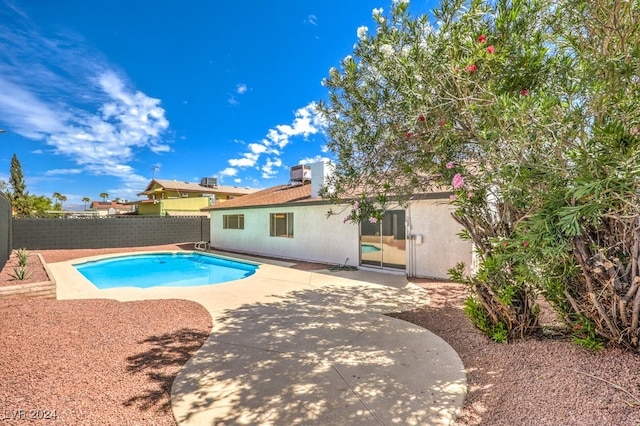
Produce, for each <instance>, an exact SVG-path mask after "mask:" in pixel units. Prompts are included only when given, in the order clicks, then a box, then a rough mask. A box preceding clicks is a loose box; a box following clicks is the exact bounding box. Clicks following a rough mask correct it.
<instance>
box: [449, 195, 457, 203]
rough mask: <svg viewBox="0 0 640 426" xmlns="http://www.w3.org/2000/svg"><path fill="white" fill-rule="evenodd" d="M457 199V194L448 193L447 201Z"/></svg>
mask: <svg viewBox="0 0 640 426" xmlns="http://www.w3.org/2000/svg"><path fill="white" fill-rule="evenodd" d="M457 199H458V196H457V195H456V194H451V195H449V201H451V202H453V201H456V200H457Z"/></svg>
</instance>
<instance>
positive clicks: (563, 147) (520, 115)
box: [319, 0, 640, 349]
mask: <svg viewBox="0 0 640 426" xmlns="http://www.w3.org/2000/svg"><path fill="white" fill-rule="evenodd" d="M373 20H374V24H375V30H372V31H369V30H368V28H366V27H361V28H360V29H358V33H357V35H358V43H357V44H356V46H355V47H354V52H353V55H350V56H347V57H346V58H344V59H343V60H342V62H341V66H340V69H337V68H334V69H331V70H330V71H329V76H328V78H327V79H325V81H324V84H325V86H326V87H327V88H328V90H329V100H328V102H325V103H320V106H319V110H320V111H321V112H322V113H324V114H325V116H326V118H327V122H328V133H329V142H328V147H329V149H330V150H331V151H332V152H333V153H334V154H335V155H336V158H337V165H336V166H337V167H336V173H335V174H334V177H333V181H332V182H331V186H332V187H333V188H335V193H334V197H335V198H336V200H340V199H343V198H346V196H347V195H350V194H352V193H353V190H354V189H357V190H358V191H359V192H361V193H362V194H363V196H362V199H360V200H358V201H359V202H358V209H354V214H353V215H352V218H353V219H354V220H363V219H366V218H367V217H379V216H380V215H381V214H383V212H384V210H385V207H386V205H388V203H389V202H390V200H395V201H394V202H401V203H402V202H407V201H408V200H410V198H411V196H412V195H413V194H414V193H415V192H424V191H425V190H443V189H444V190H448V191H451V204H452V206H454V207H455V213H454V217H455V219H456V220H458V221H459V222H460V224H461V225H462V226H463V227H464V230H465V232H464V235H465V236H466V237H467V238H469V239H470V240H472V241H473V243H474V247H475V249H476V251H477V253H478V255H479V257H480V259H481V262H480V267H479V268H478V270H477V271H475V272H474V273H473V274H470V275H465V273H464V272H463V271H464V268H463V267H462V266H460V267H458V268H456V269H454V270H452V271H451V274H452V277H453V278H454V279H456V280H459V281H462V282H465V283H466V284H468V286H469V289H470V290H471V297H470V299H469V300H468V301H467V305H466V310H467V313H468V314H469V316H470V317H471V319H472V321H473V322H474V324H476V325H477V326H478V327H479V328H481V329H483V331H485V332H486V333H487V334H489V335H490V336H492V337H493V338H494V339H496V340H508V339H511V338H515V337H519V336H520V337H521V336H525V335H528V334H531V333H536V332H538V331H539V325H538V318H537V315H538V307H537V304H536V297H537V295H538V294H540V295H543V296H544V297H546V298H547V300H548V301H549V302H550V303H551V304H552V306H553V307H554V308H556V310H557V311H558V313H559V314H560V316H561V318H562V319H563V320H564V321H565V323H566V324H567V326H568V327H569V328H570V329H571V330H573V334H574V337H575V338H576V340H578V341H580V342H582V343H584V344H586V345H591V346H598V345H599V344H601V343H600V342H602V341H606V342H619V343H622V344H624V345H626V346H628V347H632V348H636V349H637V347H638V334H639V329H640V327H639V323H640V321H639V319H640V318H639V317H640V291H638V287H639V286H640V267H639V266H638V265H639V262H638V260H639V259H638V253H639V248H638V245H639V243H640V215H639V206H640V205H639V203H638V193H639V190H640V187H639V182H640V180H639V179H638V177H639V176H640V175H639V173H640V166H639V165H638V153H639V152H640V151H639V150H638V147H639V143H640V105H639V103H640V84H639V83H640V22H639V20H640V2H638V1H637V0H635V1H623V0H590V1H587V0H561V1H555V2H551V1H547V0H497V1H478V0H473V1H470V0H443V1H442V2H441V4H440V6H439V7H438V8H437V9H435V10H434V11H433V15H432V16H426V15H425V16H417V17H414V16H411V15H410V14H409V12H408V2H407V1H394V2H393V4H392V6H391V10H390V12H389V13H388V14H386V15H385V14H384V12H383V11H382V10H380V9H374V11H373Z"/></svg>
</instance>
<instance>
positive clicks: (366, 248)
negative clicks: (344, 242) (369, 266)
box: [360, 244, 380, 253]
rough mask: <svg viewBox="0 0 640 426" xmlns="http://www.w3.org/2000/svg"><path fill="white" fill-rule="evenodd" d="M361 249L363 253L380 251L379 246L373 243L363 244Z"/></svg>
mask: <svg viewBox="0 0 640 426" xmlns="http://www.w3.org/2000/svg"><path fill="white" fill-rule="evenodd" d="M360 250H361V251H362V253H375V252H377V251H380V249H379V248H378V247H376V246H372V245H371V244H361V245H360Z"/></svg>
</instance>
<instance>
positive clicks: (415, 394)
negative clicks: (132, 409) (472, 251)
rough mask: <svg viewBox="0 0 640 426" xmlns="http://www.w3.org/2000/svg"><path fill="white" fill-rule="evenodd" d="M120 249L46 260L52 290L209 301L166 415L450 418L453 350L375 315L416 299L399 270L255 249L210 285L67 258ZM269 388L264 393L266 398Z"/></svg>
mask: <svg viewBox="0 0 640 426" xmlns="http://www.w3.org/2000/svg"><path fill="white" fill-rule="evenodd" d="M158 252H159V251H149V252H136V253H137V254H140V253H158ZM160 252H171V251H167V250H162V251H160ZM121 255H122V253H118V254H109V255H100V256H91V257H88V258H82V259H73V260H72V261H65V262H57V263H51V264H49V268H50V270H51V271H52V273H53V274H54V276H55V279H56V281H57V283H58V298H60V299H85V298H108V299H115V300H121V301H132V300H150V299H185V300H191V301H194V302H197V303H199V304H201V305H202V306H204V307H205V308H206V309H207V310H208V311H209V313H210V314H211V317H212V323H213V328H212V331H211V335H210V336H209V338H208V339H207V341H206V342H205V343H204V344H203V346H202V347H201V348H200V349H199V350H198V351H197V352H196V353H195V354H194V356H193V357H192V358H191V359H190V360H189V361H188V362H187V363H186V364H185V365H184V366H183V367H182V369H181V370H180V372H179V373H178V375H177V377H176V379H175V380H174V383H173V386H172V391H171V402H172V409H173V413H174V417H175V420H176V422H177V423H178V424H194V425H195V424H203V423H206V424H212V423H216V422H223V423H225V422H229V423H271V424H273V423H275V424H283V423H287V424H301V423H305V424H308V423H312V424H335V423H340V424H356V423H362V422H365V423H367V424H369V423H371V424H376V423H377V424H391V423H397V422H398V421H400V422H401V423H405V424H450V423H452V422H453V420H454V419H455V415H456V413H457V411H458V410H459V408H460V407H461V406H462V404H463V402H464V398H465V395H466V373H465V371H464V366H463V364H462V361H461V360H460V358H459V357H458V355H457V353H456V352H455V351H454V350H453V349H452V348H451V347H450V346H449V345H448V344H447V343H446V342H445V341H444V340H442V339H441V338H439V337H438V336H436V335H435V334H433V333H431V332H429V331H428V330H425V329H423V328H420V327H418V326H415V325H413V324H410V323H407V322H404V321H401V320H398V319H395V318H391V317H389V316H386V315H384V314H385V313H390V312H399V311H403V310H410V309H414V308H417V307H420V306H424V304H426V303H428V296H427V294H426V292H425V291H424V290H423V289H422V288H420V287H418V286H415V285H413V284H410V283H407V280H406V277H404V276H399V275H392V274H384V273H378V272H372V271H336V272H330V271H327V270H323V271H301V270H296V269H293V268H286V267H283V266H279V265H274V264H271V263H267V261H265V262H261V263H260V267H259V268H258V269H257V270H256V273H254V274H253V275H252V276H250V277H247V278H244V279H241V280H237V281H231V282H228V283H220V284H215V285H211V286H195V287H152V288H146V289H140V288H119V289H106V290H98V289H95V288H91V287H93V285H92V284H90V283H89V284H88V280H87V282H84V281H83V279H84V277H82V275H81V274H80V273H79V272H77V270H75V268H74V267H73V266H72V264H76V263H81V261H86V260H87V259H93V258H105V257H116V256H121ZM226 257H228V258H232V259H233V257H230V256H226ZM237 259H242V257H240V256H238V257H237ZM74 271H75V274H74V273H73V272H74ZM84 280H86V279H84ZM87 284H88V286H87ZM230 318H231V320H230ZM302 324H306V326H305V327H306V328H305V329H304V330H302V329H301V325H302ZM273 327H276V328H275V329H274V328H273ZM303 328H304V327H303ZM221 354H223V355H224V356H220V355H221ZM234 359H235V361H234ZM267 366H271V367H267ZM267 372H268V373H267ZM267 383H270V384H267ZM265 386H266V387H265ZM307 388H308V389H313V391H312V392H311V393H309V392H306V391H303V389H307ZM296 389H297V390H296ZM274 392H275V395H273V396H274V397H277V398H279V402H278V404H276V405H273V404H271V402H270V401H271V400H270V399H266V398H267V396H270V395H271V393H274ZM282 407H293V408H290V409H285V408H282Z"/></svg>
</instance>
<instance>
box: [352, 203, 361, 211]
mask: <svg viewBox="0 0 640 426" xmlns="http://www.w3.org/2000/svg"><path fill="white" fill-rule="evenodd" d="M359 208H360V203H359V202H357V201H354V202H353V209H354V210H358V209H359Z"/></svg>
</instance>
